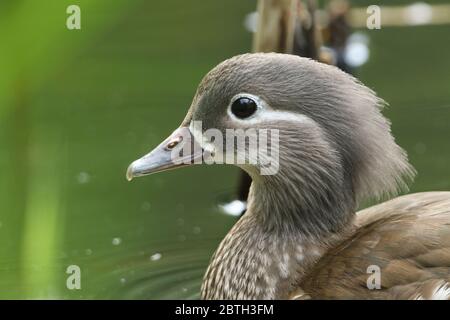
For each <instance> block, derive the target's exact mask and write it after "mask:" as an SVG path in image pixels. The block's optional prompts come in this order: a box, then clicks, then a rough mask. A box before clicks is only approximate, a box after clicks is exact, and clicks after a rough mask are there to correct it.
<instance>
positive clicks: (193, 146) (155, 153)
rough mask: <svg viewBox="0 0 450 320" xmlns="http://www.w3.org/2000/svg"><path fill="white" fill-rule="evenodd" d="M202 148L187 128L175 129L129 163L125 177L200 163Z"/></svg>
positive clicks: (129, 177)
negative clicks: (154, 146)
mask: <svg viewBox="0 0 450 320" xmlns="http://www.w3.org/2000/svg"><path fill="white" fill-rule="evenodd" d="M202 159H203V150H202V148H201V147H200V145H199V144H198V143H197V142H196V141H195V139H194V137H193V136H192V134H191V132H190V130H189V128H187V127H180V128H178V129H176V130H175V131H174V132H173V133H172V134H171V135H170V136H169V137H168V138H167V139H166V140H164V141H163V142H162V143H161V144H160V145H159V146H157V147H156V148H155V149H153V150H152V151H150V152H149V153H148V154H146V155H145V156H143V157H142V158H140V159H138V160H136V161H134V162H133V163H131V164H130V166H129V167H128V170H127V175H126V176H127V179H128V180H129V181H130V180H132V179H133V178H135V177H141V176H145V175H149V174H152V173H156V172H161V171H165V170H170V169H175V168H179V167H183V166H188V165H192V164H195V163H201V162H202Z"/></svg>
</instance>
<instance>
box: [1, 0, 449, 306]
mask: <svg viewBox="0 0 450 320" xmlns="http://www.w3.org/2000/svg"><path fill="white" fill-rule="evenodd" d="M372 2H374V1H362V0H361V1H351V5H352V7H358V8H362V9H363V10H365V8H367V6H368V5H371V4H374V3H372ZM377 2H378V3H376V4H380V5H382V4H386V5H389V6H391V5H404V6H406V5H410V4H411V1H400V0H397V1H394V0H389V1H387V0H386V1H377ZM321 3H322V4H323V3H324V1H322V2H321ZM428 3H429V4H439V3H446V1H429V2H428ZM72 4H76V5H78V6H79V7H80V8H81V30H68V29H67V27H66V19H67V17H68V16H69V15H68V14H67V13H66V9H67V7H68V6H69V5H72ZM255 9H256V1H255V0H253V1H242V0H227V1H217V0H214V1H200V0H191V1H189V2H187V1H182V0H170V1H144V0H128V1H125V0H116V1H106V0H94V1H93V0H83V1H75V0H72V1H70V0H59V1H34V0H1V1H0V146H1V148H0V168H1V170H0V298H3V299H15V298H26V299H28V298H33V299H34V298H40V299H46V298H57V299H61V298H62V299H71V298H76V299H86V298H96V299H109V298H117V299H131V298H137V299H161V298H175V299H177V298H180V299H181V298H182V299H184V298H198V296H199V288H200V283H201V278H202V276H203V273H204V271H205V268H206V266H207V264H208V261H209V258H210V256H211V254H212V253H213V251H214V249H215V248H216V246H217V244H218V243H219V241H220V240H221V239H222V238H223V236H224V235H225V233H226V232H227V231H228V230H229V228H230V227H231V226H232V225H233V223H234V222H235V221H236V219H237V218H236V217H235V216H232V215H229V214H226V213H225V212H224V211H223V210H221V209H220V207H219V206H218V204H219V203H221V202H223V201H226V200H227V199H232V198H233V195H234V193H235V191H236V186H237V181H238V179H237V177H238V171H237V169H236V168H233V167H230V166H194V167H190V168H186V169H184V170H176V171H169V172H165V173H162V174H158V175H154V176H151V177H147V178H143V179H137V180H135V181H133V182H132V183H129V182H127V181H126V179H125V170H126V168H127V166H128V164H129V163H130V162H131V161H133V160H135V159H136V158H137V157H138V156H141V155H142V154H144V153H146V152H147V151H149V150H150V149H151V148H152V147H154V146H156V145H157V144H159V142H160V141H161V140H162V139H163V138H165V137H166V136H167V135H168V134H169V133H170V132H172V130H173V129H174V128H175V127H177V126H178V125H179V123H180V122H181V120H182V119H183V117H184V115H185V113H186V111H187V109H188V107H189V105H190V102H191V99H192V97H193V95H194V93H195V90H196V87H197V84H198V83H199V81H200V80H201V78H202V76H203V75H204V74H205V73H206V72H207V71H208V70H209V69H211V68H212V67H213V66H215V65H216V64H217V63H219V62H220V61H222V60H224V59H226V58H228V57H231V56H233V55H236V54H239V53H244V52H249V51H251V45H252V38H253V34H252V33H251V29H252V26H251V16H248V14H249V13H251V12H253V11H255ZM249 19H250V22H249ZM382 21H383V20H382ZM353 31H357V32H358V34H357V35H358V37H359V38H357V39H363V40H361V41H362V43H363V44H364V46H365V48H366V49H364V48H363V49H361V48H360V49H359V51H358V50H356V52H357V53H358V52H359V53H358V54H356V57H357V58H358V57H359V59H356V67H357V68H355V75H356V76H357V77H358V78H360V79H361V80H362V81H363V82H364V83H365V84H366V85H368V86H369V87H371V88H373V89H374V90H375V91H376V92H377V93H378V94H379V95H380V96H381V97H382V98H383V99H385V100H386V101H388V102H389V104H390V107H389V108H388V109H386V110H385V111H384V114H385V115H386V116H388V117H389V118H390V119H391V120H392V122H393V127H392V129H393V132H394V135H395V137H396V139H397V141H398V143H399V144H400V145H401V146H402V147H404V148H405V149H406V150H407V151H408V153H409V157H410V160H411V162H412V164H413V165H414V166H415V167H416V169H417V170H418V173H419V174H418V176H417V178H416V180H415V183H414V184H413V185H412V187H411V191H412V192H418V191H430V190H450V163H449V161H450V143H449V141H448V140H449V138H450V59H449V57H450V41H449V40H450V24H445V23H444V24H439V25H430V24H424V25H415V26H409V25H408V26H393V27H383V25H382V28H381V30H368V29H366V28H361V29H359V30H358V29H355V30H353ZM361 41H360V42H361ZM361 52H362V53H361ZM70 265H77V266H79V267H80V270H81V289H79V290H69V289H68V288H67V287H66V279H67V277H68V276H69V275H68V274H67V273H66V270H67V268H68V266H70Z"/></svg>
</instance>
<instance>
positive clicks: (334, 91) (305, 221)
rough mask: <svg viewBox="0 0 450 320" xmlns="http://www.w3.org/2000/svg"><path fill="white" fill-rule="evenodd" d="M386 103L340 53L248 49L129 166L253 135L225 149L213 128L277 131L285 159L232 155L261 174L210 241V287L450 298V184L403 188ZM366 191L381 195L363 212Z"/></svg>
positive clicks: (275, 143)
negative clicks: (337, 57)
mask: <svg viewBox="0 0 450 320" xmlns="http://www.w3.org/2000/svg"><path fill="white" fill-rule="evenodd" d="M385 105H386V103H385V102H384V100H382V99H381V98H379V97H378V96H377V94H376V93H375V92H374V91H373V90H371V89H369V88H368V87H366V86H365V85H364V84H362V83H361V82H360V81H359V80H357V79H356V78H354V77H353V76H351V75H349V74H347V73H345V72H343V71H341V70H339V69H338V68H336V67H334V66H331V65H326V64H323V63H320V62H317V61H314V60H311V59H308V58H302V57H299V56H295V55H289V54H281V53H246V54H241V55H238V56H234V57H231V58H229V59H227V60H225V61H223V62H221V63H220V64H218V65H217V66H216V67H214V68H213V69H212V70H211V71H209V72H208V73H207V74H206V75H205V77H204V78H203V79H202V80H201V82H200V84H199V86H198V88H197V91H196V93H195V95H194V98H193V100H192V104H191V106H190V108H189V109H188V111H187V114H186V117H185V118H184V120H183V121H182V122H181V125H180V126H179V127H178V128H177V129H176V130H175V131H174V132H173V133H172V134H171V135H170V136H169V137H168V138H167V139H166V140H164V141H163V142H162V143H161V144H160V145H159V146H157V147H156V148H155V149H153V150H152V151H151V152H150V153H148V154H146V155H144V156H143V157H141V158H139V159H138V160H136V161H134V162H132V163H131V165H130V166H129V167H128V170H127V173H126V175H127V178H128V180H131V179H133V178H135V177H140V176H145V175H148V174H152V173H156V172H160V171H164V170H169V169H174V168H180V167H185V166H189V165H192V164H199V163H205V162H206V160H207V159H210V160H211V159H212V158H214V159H215V157H217V159H219V155H222V156H223V155H224V154H225V153H230V152H231V153H232V154H233V155H235V156H236V155H237V156H239V155H240V153H242V152H243V151H248V152H249V153H251V152H250V151H252V150H253V149H251V148H254V147H252V146H250V140H251V139H247V140H246V142H245V143H244V144H243V146H244V148H238V147H237V146H234V147H233V146H231V147H230V148H229V149H226V150H225V145H226V146H227V148H228V146H229V143H228V142H227V141H223V140H221V139H222V138H217V137H215V138H214V139H211V138H210V137H207V136H206V133H207V132H208V130H215V132H216V133H217V136H219V137H220V133H222V136H223V137H225V136H226V132H227V130H235V131H239V130H241V132H245V130H250V129H252V130H253V131H252V132H254V134H255V135H256V136H261V135H262V132H265V133H267V130H271V132H272V133H271V134H273V136H274V137H275V136H277V137H278V139H273V140H271V139H266V140H268V141H269V143H268V144H269V146H270V147H273V150H274V152H273V154H274V155H277V157H273V158H274V159H278V166H277V167H276V170H272V172H271V173H270V174H269V173H267V172H263V169H264V168H265V167H267V161H263V160H264V157H262V156H261V157H257V156H254V155H253V156H247V157H244V158H245V159H244V161H241V162H240V163H238V162H237V161H236V160H234V161H235V163H231V164H232V165H237V166H238V167H240V168H242V169H243V170H245V171H246V172H247V173H248V174H249V175H250V177H251V178H252V184H251V187H250V191H249V195H248V205H247V211H246V213H245V214H244V215H243V216H241V217H240V218H239V220H237V222H236V223H235V225H234V226H233V227H232V228H231V230H230V231H229V232H228V233H227V235H226V236H225V238H224V239H223V240H222V241H221V243H220V245H219V246H218V248H217V249H216V251H215V253H214V254H213V256H212V258H211V260H210V263H209V266H208V268H207V270H206V273H205V275H204V278H203V282H202V285H201V298H202V299H207V300H210V299H211V300H214V299H224V300H241V299H245V300H246V299H249V300H253V299H267V300H275V299H276V300H302V299H419V300H420V299H443V300H448V299H450V192H446V191H436V192H422V193H415V194H406V195H400V194H404V193H405V192H407V191H408V186H409V185H410V183H411V182H412V180H413V178H414V176H415V174H416V171H415V169H414V167H413V166H412V165H411V164H410V163H409V161H408V157H407V153H406V152H405V151H404V150H403V149H402V148H401V147H400V146H399V145H398V144H397V143H396V141H395V139H394V137H393V134H392V132H391V123H390V121H389V120H388V119H387V118H386V117H385V116H384V115H383V114H382V110H383V108H384V106H385ZM195 123H201V127H199V126H198V125H197V126H196V125H194V124H195ZM255 132H256V133H255ZM223 139H224V140H225V138H223ZM241 147H242V145H241ZM174 154H177V155H178V156H174ZM208 157H209V158H208ZM241 160H242V159H241ZM210 162H214V161H210ZM216 162H217V163H219V161H216ZM208 164H210V163H208ZM227 164H228V163H227ZM266 171H267V170H266ZM269 171H270V170H269ZM399 195H400V196H399ZM370 201H372V202H373V201H377V202H381V201H385V202H382V203H379V204H376V205H374V206H372V207H368V208H365V209H362V210H359V211H358V208H360V206H362V205H363V204H366V203H369V202H370Z"/></svg>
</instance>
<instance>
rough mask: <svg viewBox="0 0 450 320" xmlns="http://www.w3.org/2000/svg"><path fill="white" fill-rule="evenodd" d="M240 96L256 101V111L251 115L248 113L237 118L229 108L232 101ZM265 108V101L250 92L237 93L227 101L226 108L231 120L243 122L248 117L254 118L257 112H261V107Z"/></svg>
mask: <svg viewBox="0 0 450 320" xmlns="http://www.w3.org/2000/svg"><path fill="white" fill-rule="evenodd" d="M241 98H247V99H250V100H252V101H254V102H255V103H256V111H255V112H254V113H253V114H252V115H250V116H249V117H246V118H239V117H237V116H236V115H235V114H234V113H233V111H232V110H231V107H232V106H233V103H234V102H235V101H237V100H238V99H241ZM265 108H266V103H265V102H264V100H262V99H261V98H260V97H258V96H255V95H253V94H250V93H239V94H237V95H235V96H234V97H233V98H231V100H230V103H229V105H228V108H227V113H228V116H229V117H230V118H232V119H233V120H236V121H241V122H245V121H247V120H249V119H252V118H255V117H256V115H257V114H258V113H259V112H261V110H262V109H265Z"/></svg>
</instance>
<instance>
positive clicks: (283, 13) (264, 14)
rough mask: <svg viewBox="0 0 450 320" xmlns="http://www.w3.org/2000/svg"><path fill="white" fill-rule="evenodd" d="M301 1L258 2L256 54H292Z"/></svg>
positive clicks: (254, 47) (272, 0)
mask: <svg viewBox="0 0 450 320" xmlns="http://www.w3.org/2000/svg"><path fill="white" fill-rule="evenodd" d="M299 2H300V0H258V9H257V10H258V26H257V31H256V34H255V37H254V39H253V51H254V52H281V53H292V50H293V48H294V32H295V25H296V18H297V8H298V6H299Z"/></svg>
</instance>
